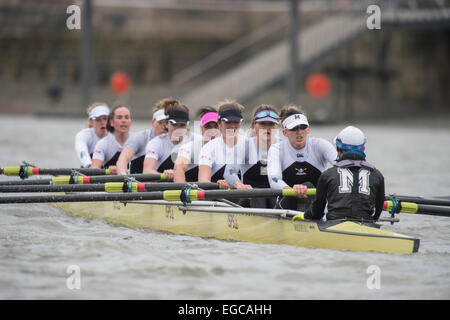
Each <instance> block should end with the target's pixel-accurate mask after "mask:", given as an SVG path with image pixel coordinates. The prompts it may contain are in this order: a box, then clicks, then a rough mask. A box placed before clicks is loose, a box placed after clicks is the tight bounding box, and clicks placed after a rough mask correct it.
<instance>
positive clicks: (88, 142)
mask: <svg viewBox="0 0 450 320" xmlns="http://www.w3.org/2000/svg"><path fill="white" fill-rule="evenodd" d="M109 112H110V111H109V107H108V105H107V104H106V103H103V102H96V103H93V104H91V105H90V106H89V107H88V109H87V113H88V116H89V118H88V127H87V128H84V129H82V130H81V131H79V132H78V133H77V135H76V136H75V152H76V154H77V156H78V159H79V160H80V162H81V166H82V167H83V168H89V167H90V166H91V164H92V154H93V153H94V147H95V145H96V144H97V142H98V141H99V140H100V139H102V138H103V137H105V136H106V135H108V130H106V124H107V122H108V116H109Z"/></svg>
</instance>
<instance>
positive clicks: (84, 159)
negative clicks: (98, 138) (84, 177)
mask: <svg viewBox="0 0 450 320" xmlns="http://www.w3.org/2000/svg"><path fill="white" fill-rule="evenodd" d="M89 138H90V131H89V130H86V129H83V130H81V131H80V132H78V133H77V135H76V136H75V152H76V154H77V157H78V159H79V160H80V162H81V165H82V166H83V167H87V166H89V165H91V163H92V159H91V156H90V154H89V147H88V143H89Z"/></svg>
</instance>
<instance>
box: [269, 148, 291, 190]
mask: <svg viewBox="0 0 450 320" xmlns="http://www.w3.org/2000/svg"><path fill="white" fill-rule="evenodd" d="M267 178H268V179H269V184H270V187H271V188H272V189H284V188H286V187H290V186H289V185H288V184H287V183H286V182H284V181H283V173H282V171H281V158H280V149H279V144H274V145H272V146H271V147H270V149H269V153H268V155H267Z"/></svg>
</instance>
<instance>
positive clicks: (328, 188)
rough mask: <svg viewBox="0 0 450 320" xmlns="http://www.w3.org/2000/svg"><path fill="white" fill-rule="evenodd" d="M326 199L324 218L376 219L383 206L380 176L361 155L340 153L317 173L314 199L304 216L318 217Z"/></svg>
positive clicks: (381, 178) (316, 218)
mask: <svg viewBox="0 0 450 320" xmlns="http://www.w3.org/2000/svg"><path fill="white" fill-rule="evenodd" d="M327 202H328V213H327V220H334V219H344V218H349V219H358V220H360V219H368V220H377V219H378V218H379V216H380V214H381V211H382V210H383V203H384V177H383V175H382V174H381V172H380V171H378V170H377V169H376V168H375V167H374V166H373V165H371V164H370V163H368V162H366V161H365V160H364V159H363V158H362V157H358V156H356V155H351V156H346V155H345V154H344V155H343V156H342V157H341V158H340V159H339V160H338V162H337V163H336V164H335V166H333V167H332V168H329V169H327V170H326V171H325V172H323V173H322V174H321V176H320V177H319V180H318V183H317V188H316V199H315V200H314V202H313V203H312V204H311V206H310V207H309V208H308V209H307V210H306V211H305V219H311V220H319V219H321V218H322V217H323V215H324V209H325V205H326V204H327Z"/></svg>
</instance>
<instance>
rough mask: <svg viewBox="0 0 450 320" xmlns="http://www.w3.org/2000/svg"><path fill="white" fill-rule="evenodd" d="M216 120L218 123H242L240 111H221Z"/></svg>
mask: <svg viewBox="0 0 450 320" xmlns="http://www.w3.org/2000/svg"><path fill="white" fill-rule="evenodd" d="M218 119H219V120H220V121H225V122H228V121H242V120H244V119H243V118H242V114H241V111H239V110H235V109H231V110H226V111H223V112H221V113H219V117H218Z"/></svg>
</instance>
